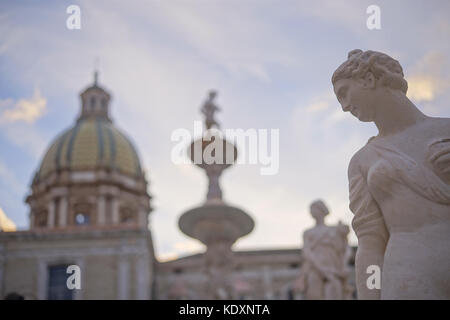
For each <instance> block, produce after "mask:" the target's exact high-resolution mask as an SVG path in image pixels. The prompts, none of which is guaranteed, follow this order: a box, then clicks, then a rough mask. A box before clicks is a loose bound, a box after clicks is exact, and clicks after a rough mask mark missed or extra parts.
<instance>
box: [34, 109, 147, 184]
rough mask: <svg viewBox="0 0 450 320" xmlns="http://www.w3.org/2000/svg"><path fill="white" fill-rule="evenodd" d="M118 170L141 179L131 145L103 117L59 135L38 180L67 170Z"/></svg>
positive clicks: (140, 171)
mask: <svg viewBox="0 0 450 320" xmlns="http://www.w3.org/2000/svg"><path fill="white" fill-rule="evenodd" d="M100 168H104V169H109V170H117V171H119V172H120V173H122V174H125V175H128V176H132V177H140V176H141V175H142V170H141V166H140V162H139V158H138V155H137V153H136V150H135V148H134V147H133V145H132V143H131V142H130V141H129V140H128V138H127V137H126V136H125V135H124V134H123V133H121V132H120V131H119V130H118V129H117V128H116V127H115V126H114V125H113V124H112V123H111V122H110V121H108V120H106V119H104V118H102V117H87V118H81V119H79V120H78V121H77V123H76V124H75V126H74V127H72V128H70V129H68V130H66V131H65V132H63V133H62V134H60V135H59V136H58V137H57V138H56V139H55V141H54V142H53V143H52V144H51V146H50V148H49V149H48V151H47V153H46V154H45V156H44V159H43V160H42V163H41V166H40V169H39V171H38V174H37V177H36V178H37V179H42V178H45V177H46V176H47V175H48V174H49V173H51V172H53V171H56V170H59V169H68V170H71V171H89V170H96V169H100Z"/></svg>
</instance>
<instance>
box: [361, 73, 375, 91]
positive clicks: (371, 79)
mask: <svg viewBox="0 0 450 320" xmlns="http://www.w3.org/2000/svg"><path fill="white" fill-rule="evenodd" d="M361 80H362V84H363V87H364V88H366V89H373V88H375V84H376V79H375V76H374V75H373V73H372V72H370V71H368V72H366V74H365V75H364V78H363V79H361Z"/></svg>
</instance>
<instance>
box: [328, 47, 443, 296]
mask: <svg viewBox="0 0 450 320" xmlns="http://www.w3.org/2000/svg"><path fill="white" fill-rule="evenodd" d="M332 83H333V86H334V92H335V94H336V96H337V99H338V101H339V102H340V104H341V106H342V108H343V110H344V111H349V112H350V113H351V114H352V115H353V116H355V117H356V118H358V119H359V120H360V121H363V122H374V123H375V125H376V127H377V128H378V131H379V133H378V135H377V136H376V137H373V138H371V139H370V140H369V141H368V143H367V144H366V145H365V146H364V147H363V148H361V149H360V150H359V151H358V152H357V153H356V154H355V155H354V156H353V158H352V160H351V161H350V165H349V169H348V175H349V184H350V209H351V211H352V212H353V213H354V218H353V221H352V226H353V229H354V230H355V232H356V235H357V237H358V251H357V254H356V283H357V289H358V297H359V298H362V299H380V298H381V299H450V272H449V271H450V119H446V118H433V117H428V116H426V115H424V114H423V113H422V112H420V111H419V110H418V109H417V108H416V106H415V105H414V104H413V103H412V102H411V101H410V100H409V99H408V98H407V96H406V92H407V89H408V84H407V82H406V80H405V79H404V77H403V70H402V67H401V66H400V64H399V62H398V61H397V60H394V59H393V58H391V57H389V56H388V55H386V54H383V53H380V52H375V51H365V52H363V51H361V50H353V51H351V52H350V53H349V55H348V60H347V61H345V62H344V63H343V64H342V65H341V66H340V67H339V68H338V69H337V70H336V71H335V72H334V74H333V77H332ZM371 265H376V266H378V267H379V268H380V269H381V288H379V289H377V288H372V289H370V288H369V286H368V285H367V280H368V277H369V276H370V274H367V268H368V267H369V266H371Z"/></svg>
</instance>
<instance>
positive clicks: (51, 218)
mask: <svg viewBox="0 0 450 320" xmlns="http://www.w3.org/2000/svg"><path fill="white" fill-rule="evenodd" d="M47 226H48V227H49V228H53V227H54V226H55V199H51V200H50V203H49V204H48V221H47Z"/></svg>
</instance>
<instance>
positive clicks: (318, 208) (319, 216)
mask: <svg viewBox="0 0 450 320" xmlns="http://www.w3.org/2000/svg"><path fill="white" fill-rule="evenodd" d="M309 210H310V212H311V215H312V217H313V218H314V220H316V222H317V223H320V224H322V223H323V221H324V219H325V217H326V216H327V215H328V214H329V213H330V211H329V210H328V208H327V206H326V205H325V203H324V202H323V201H322V200H316V201H314V202H313V203H311V205H310V206H309Z"/></svg>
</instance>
